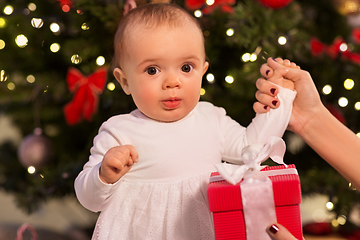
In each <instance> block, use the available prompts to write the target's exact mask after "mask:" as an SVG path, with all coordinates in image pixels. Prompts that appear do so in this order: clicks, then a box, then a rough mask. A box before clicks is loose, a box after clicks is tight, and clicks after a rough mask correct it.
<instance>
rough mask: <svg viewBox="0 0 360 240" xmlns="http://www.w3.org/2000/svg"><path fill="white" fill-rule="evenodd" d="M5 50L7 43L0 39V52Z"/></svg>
mask: <svg viewBox="0 0 360 240" xmlns="http://www.w3.org/2000/svg"><path fill="white" fill-rule="evenodd" d="M4 48H5V42H4V40H2V39H0V50H2V49H4Z"/></svg>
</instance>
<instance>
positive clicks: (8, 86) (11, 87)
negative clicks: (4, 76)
mask: <svg viewBox="0 0 360 240" xmlns="http://www.w3.org/2000/svg"><path fill="white" fill-rule="evenodd" d="M7 88H8V89H9V90H10V91H13V90H15V84H14V83H12V82H9V83H8V84H7Z"/></svg>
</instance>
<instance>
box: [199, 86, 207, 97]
mask: <svg viewBox="0 0 360 240" xmlns="http://www.w3.org/2000/svg"><path fill="white" fill-rule="evenodd" d="M205 92H206V91H205V89H203V88H201V89H200V95H201V96H204V95H205Z"/></svg>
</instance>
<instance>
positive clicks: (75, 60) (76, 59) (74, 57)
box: [71, 54, 82, 64]
mask: <svg viewBox="0 0 360 240" xmlns="http://www.w3.org/2000/svg"><path fill="white" fill-rule="evenodd" d="M81 61H82V58H81V57H80V56H79V55H78V54H74V55H72V56H71V62H72V63H74V64H79V63H81Z"/></svg>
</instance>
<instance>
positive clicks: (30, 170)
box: [27, 166, 36, 174]
mask: <svg viewBox="0 0 360 240" xmlns="http://www.w3.org/2000/svg"><path fill="white" fill-rule="evenodd" d="M27 171H28V173H30V174H34V173H35V172H36V169H35V167H33V166H30V167H28V169H27Z"/></svg>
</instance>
